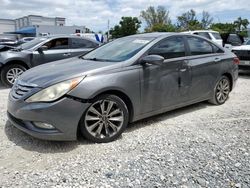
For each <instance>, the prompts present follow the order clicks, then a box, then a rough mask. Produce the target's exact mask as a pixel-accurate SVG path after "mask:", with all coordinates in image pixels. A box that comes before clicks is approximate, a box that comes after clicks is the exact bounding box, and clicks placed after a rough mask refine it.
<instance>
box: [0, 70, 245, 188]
mask: <svg viewBox="0 0 250 188" xmlns="http://www.w3.org/2000/svg"><path fill="white" fill-rule="evenodd" d="M8 92H9V90H8V89H4V88H3V87H1V88H0V137H1V140H0V187H32V188H35V187H183V188H184V187H218V188H221V187H238V188H240V187H242V188H247V187H250V105H249V99H250V73H244V74H242V75H241V76H240V78H239V80H238V83H237V86H236V88H235V89H234V91H233V92H232V93H231V95H230V99H229V101H227V103H226V104H224V105H222V106H213V105H209V104H208V103H206V102H204V103H199V104H195V105H192V106H189V107H185V108H182V109H179V110H175V111H172V112H168V113H165V114H162V115H158V116H155V117H152V118H148V119H146V120H142V121H139V122H137V123H134V124H132V125H130V126H129V127H128V129H127V131H126V132H125V133H124V134H123V135H122V137H121V138H120V139H118V140H117V141H114V142H112V143H107V144H93V143H89V142H87V141H85V140H83V139H82V140H79V141H75V142H48V141H41V140H37V139H35V138H32V137H30V136H28V135H26V134H24V133H22V132H21V131H19V130H17V129H16V128H14V127H13V126H12V125H10V123H8V122H7V118H6V101H7V95H8Z"/></svg>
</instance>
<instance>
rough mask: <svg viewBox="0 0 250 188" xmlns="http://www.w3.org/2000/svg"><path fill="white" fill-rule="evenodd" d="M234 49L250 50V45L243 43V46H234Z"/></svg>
mask: <svg viewBox="0 0 250 188" xmlns="http://www.w3.org/2000/svg"><path fill="white" fill-rule="evenodd" d="M232 50H250V45H241V46H237V47H233V49H232Z"/></svg>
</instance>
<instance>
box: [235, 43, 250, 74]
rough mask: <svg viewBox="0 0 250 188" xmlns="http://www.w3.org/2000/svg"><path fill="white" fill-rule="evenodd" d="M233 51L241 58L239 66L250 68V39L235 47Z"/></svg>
mask: <svg viewBox="0 0 250 188" xmlns="http://www.w3.org/2000/svg"><path fill="white" fill-rule="evenodd" d="M232 52H234V53H235V54H236V55H237V56H238V58H239V59H240V64H239V68H240V69H248V70H250V40H248V41H246V42H244V43H243V45H241V46H236V47H233V48H232Z"/></svg>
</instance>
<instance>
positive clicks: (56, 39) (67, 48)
mask: <svg viewBox="0 0 250 188" xmlns="http://www.w3.org/2000/svg"><path fill="white" fill-rule="evenodd" d="M98 46H99V43H98V42H97V41H94V40H91V39H87V38H82V37H77V36H67V35H57V36H48V37H39V38H36V39H33V40H32V41H30V42H27V43H25V44H22V45H20V46H18V47H16V48H13V49H10V50H8V51H4V52H1V53H0V74H1V80H2V82H3V84H5V85H6V86H12V85H13V84H14V82H15V80H16V78H17V77H18V76H20V75H21V74H22V73H23V72H24V71H25V70H27V69H29V68H32V67H34V66H37V65H41V64H44V63H48V62H51V61H56V60H61V59H66V58H70V57H74V56H78V55H81V54H85V53H87V52H88V51H90V50H92V49H94V48H96V47H98ZM40 74H43V72H40Z"/></svg>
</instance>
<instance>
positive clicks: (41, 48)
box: [37, 46, 48, 53]
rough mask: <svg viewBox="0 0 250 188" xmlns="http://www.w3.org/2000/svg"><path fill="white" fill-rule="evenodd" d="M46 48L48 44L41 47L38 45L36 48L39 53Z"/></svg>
mask: <svg viewBox="0 0 250 188" xmlns="http://www.w3.org/2000/svg"><path fill="white" fill-rule="evenodd" d="M46 50H48V46H41V47H39V48H38V49H37V51H38V52H39V53H42V52H43V51H46Z"/></svg>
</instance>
